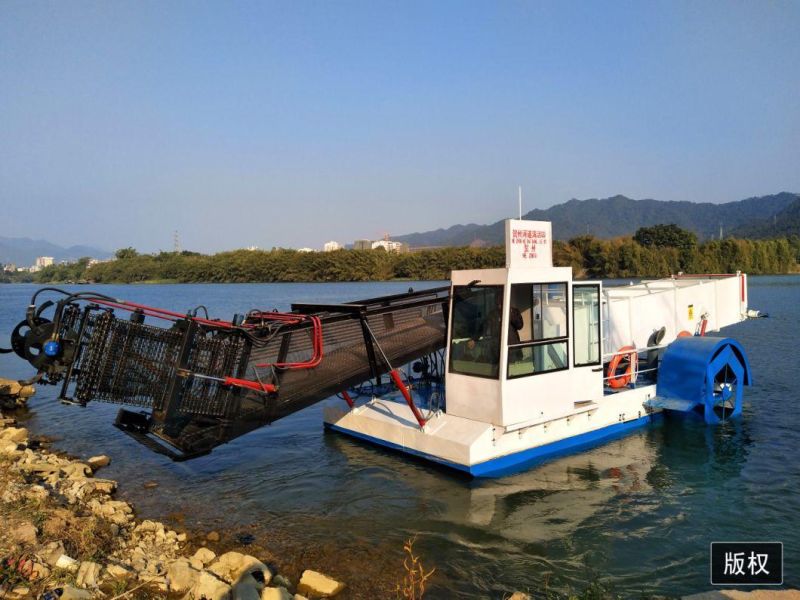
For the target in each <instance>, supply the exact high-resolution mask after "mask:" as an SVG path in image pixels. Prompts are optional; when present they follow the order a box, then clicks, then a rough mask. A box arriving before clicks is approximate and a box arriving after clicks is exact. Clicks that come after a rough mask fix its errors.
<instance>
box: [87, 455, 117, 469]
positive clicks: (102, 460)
mask: <svg viewBox="0 0 800 600" xmlns="http://www.w3.org/2000/svg"><path fill="white" fill-rule="evenodd" d="M86 464H87V465H89V466H90V467H91V468H92V471H97V469H102V468H103V467H107V466H108V465H110V464H111V459H110V458H109V457H108V456H106V455H105V454H101V455H100V456H92V457H91V458H90V459H89V460H87V461H86Z"/></svg>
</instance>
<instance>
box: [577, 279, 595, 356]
mask: <svg viewBox="0 0 800 600" xmlns="http://www.w3.org/2000/svg"><path fill="white" fill-rule="evenodd" d="M572 319H573V327H572V329H573V331H574V333H573V336H574V338H575V339H574V340H573V344H574V348H575V349H574V351H573V352H574V359H575V366H576V367H585V366H588V365H599V364H600V286H599V285H596V284H594V285H573V286H572Z"/></svg>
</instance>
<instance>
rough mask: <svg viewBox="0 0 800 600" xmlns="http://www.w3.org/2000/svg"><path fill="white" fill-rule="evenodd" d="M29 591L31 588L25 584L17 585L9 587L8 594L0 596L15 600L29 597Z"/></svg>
mask: <svg viewBox="0 0 800 600" xmlns="http://www.w3.org/2000/svg"><path fill="white" fill-rule="evenodd" d="M30 593H31V588H29V587H28V586H25V585H17V586H14V587H13V588H12V589H11V592H10V593H9V595H8V596H2V597H3V598H11V599H13V600H16V599H18V598H29V597H30Z"/></svg>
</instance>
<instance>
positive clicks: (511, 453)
mask: <svg viewBox="0 0 800 600" xmlns="http://www.w3.org/2000/svg"><path fill="white" fill-rule="evenodd" d="M655 393H656V386H655V385H647V386H642V387H638V388H635V389H625V390H623V391H620V392H618V393H615V394H609V395H606V396H603V397H602V398H599V399H597V400H596V401H593V402H588V403H584V404H582V405H580V406H577V407H575V408H574V410H573V411H572V412H571V413H569V414H566V415H564V416H562V417H559V418H556V419H552V420H548V421H543V422H539V423H530V424H526V425H525V426H523V427H518V428H513V429H512V428H504V427H501V426H495V425H491V424H489V423H483V422H480V421H474V420H471V419H467V418H464V417H458V416H454V415H449V414H444V413H439V414H437V415H435V416H433V417H431V419H430V420H429V421H428V422H427V424H426V425H425V427H424V429H420V427H419V426H418V425H417V422H416V420H415V418H414V415H413V413H412V411H411V409H410V408H409V407H408V405H406V404H405V403H404V402H403V401H402V399H398V398H397V397H396V396H390V397H384V398H375V399H373V400H371V401H370V402H368V403H367V404H365V405H363V406H358V407H356V408H354V409H352V410H349V409H347V408H346V407H341V408H340V407H336V406H329V407H327V408H326V409H325V415H324V419H325V426H326V427H327V428H329V429H333V430H335V431H338V432H341V433H345V434H347V435H351V436H354V437H357V438H361V439H364V440H367V441H370V442H373V443H376V444H379V445H381V446H385V447H388V448H392V449H395V450H399V451H401V452H405V453H408V454H412V455H415V456H418V457H421V458H424V459H426V460H430V461H433V462H436V463H439V464H442V465H445V466H448V467H451V468H454V469H457V470H459V471H464V472H466V473H469V474H470V475H473V476H476V477H482V476H483V477H485V476H498V475H504V474H507V473H510V472H514V471H516V470H520V469H523V468H525V467H528V466H530V465H531V464H533V463H535V462H539V461H542V460H545V459H547V458H550V457H553V456H557V455H560V454H563V453H565V452H568V451H572V450H575V449H576V448H579V447H581V446H586V445H590V444H593V443H597V442H600V441H602V440H603V439H607V438H609V437H613V436H616V435H619V434H622V433H624V432H625V431H628V430H630V429H633V428H635V427H637V426H641V425H646V424H647V423H648V422H650V421H651V420H652V418H653V417H654V416H655V415H656V413H657V412H658V411H654V410H653V409H651V408H649V407H648V406H647V405H646V404H645V403H646V402H647V401H649V400H651V399H652V398H653V397H654V396H655Z"/></svg>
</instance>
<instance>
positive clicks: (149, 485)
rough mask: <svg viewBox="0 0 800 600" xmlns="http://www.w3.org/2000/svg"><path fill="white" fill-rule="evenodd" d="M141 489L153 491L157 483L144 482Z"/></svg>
mask: <svg viewBox="0 0 800 600" xmlns="http://www.w3.org/2000/svg"><path fill="white" fill-rule="evenodd" d="M142 487H143V488H144V489H146V490H153V489H155V488H157V487H158V482H157V481H152V480H151V481H145V482H144V483H143V484H142Z"/></svg>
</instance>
